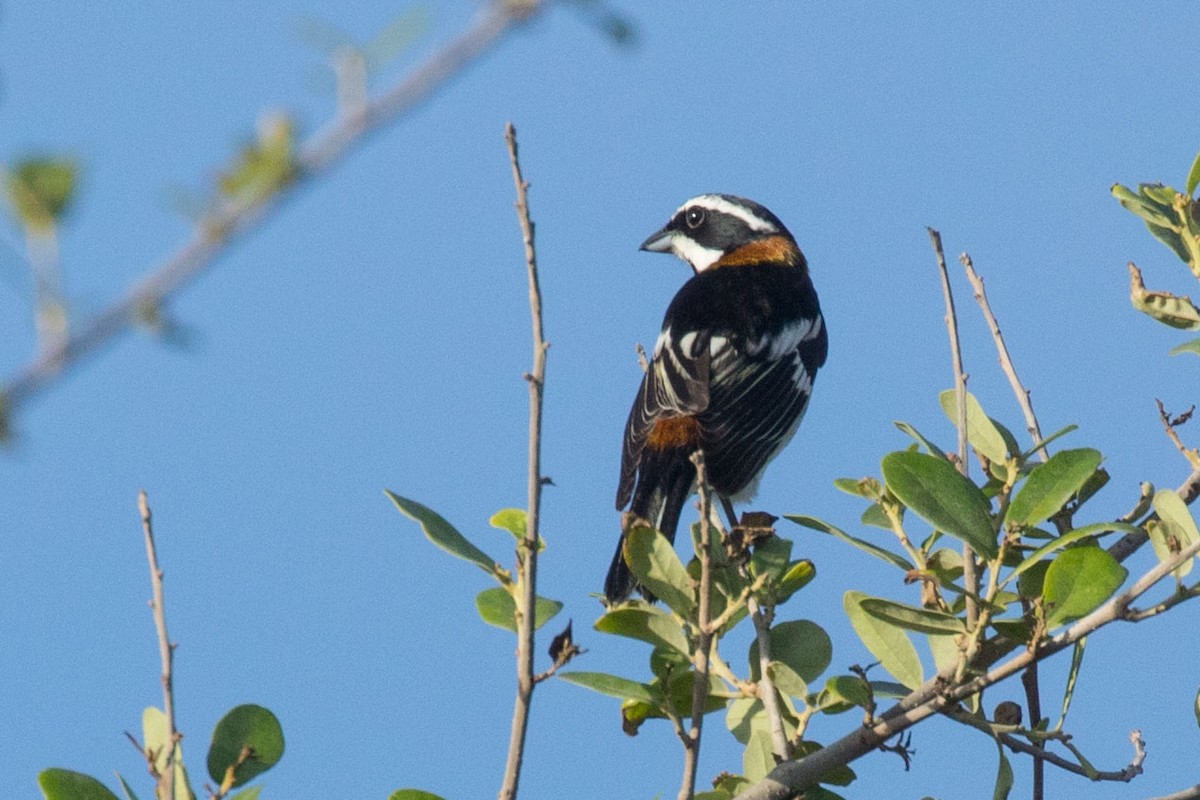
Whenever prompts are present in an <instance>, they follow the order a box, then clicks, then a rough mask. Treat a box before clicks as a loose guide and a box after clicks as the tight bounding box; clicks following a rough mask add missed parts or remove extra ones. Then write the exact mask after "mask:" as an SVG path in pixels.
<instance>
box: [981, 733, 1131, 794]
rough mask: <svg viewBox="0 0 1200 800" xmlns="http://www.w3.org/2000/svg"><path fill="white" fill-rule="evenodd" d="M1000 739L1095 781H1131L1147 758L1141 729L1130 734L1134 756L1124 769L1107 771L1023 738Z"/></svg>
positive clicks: (1015, 747)
mask: <svg viewBox="0 0 1200 800" xmlns="http://www.w3.org/2000/svg"><path fill="white" fill-rule="evenodd" d="M1000 741H1002V742H1004V746H1005V747H1007V748H1009V749H1010V750H1012V751H1014V752H1017V753H1024V754H1025V755H1028V756H1033V758H1034V760H1035V761H1040V762H1045V763H1047V764H1051V765H1053V766H1055V767H1058V768H1059V769H1061V770H1065V771H1066V772H1070V773H1073V774H1075V775H1082V776H1083V777H1085V778H1087V779H1088V780H1093V781H1113V782H1116V783H1129V782H1130V781H1131V780H1133V779H1134V778H1136V777H1137V776H1138V775H1141V774H1142V764H1143V763H1144V762H1145V760H1146V744H1145V742H1143V741H1142V732H1141V731H1137V730H1135V731H1132V732H1131V733H1130V734H1129V741H1131V742H1133V758H1132V759H1131V760H1130V762H1129V764H1128V765H1127V766H1126V767H1125V768H1124V769H1119V770H1113V771H1105V770H1096V769H1091V768H1090V767H1085V766H1082V765H1080V764H1076V763H1075V762H1073V761H1068V760H1067V759H1065V758H1063V757H1062V756H1060V755H1057V754H1055V753H1052V752H1050V751H1049V750H1045V749H1040V748H1038V747H1036V746H1034V745H1032V744H1030V743H1029V742H1026V741H1024V740H1023V739H1018V738H1017V737H1015V736H1013V735H1011V734H1007V733H1002V734H1000Z"/></svg>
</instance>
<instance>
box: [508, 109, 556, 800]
mask: <svg viewBox="0 0 1200 800" xmlns="http://www.w3.org/2000/svg"><path fill="white" fill-rule="evenodd" d="M504 141H505V142H506V143H507V144H508V155H509V160H510V161H511V162H512V174H513V183H514V184H515V185H516V188H517V203H516V206H517V220H518V221H519V223H520V225H521V237H522V239H523V240H524V243H525V266H526V272H527V274H528V277H529V313H530V317H531V320H532V325H533V371H532V372H531V373H529V374H527V375H526V376H525V379H526V381H528V383H529V497H528V504H529V505H528V509H527V510H526V519H525V538H524V539H522V540H521V542H520V543H519V545H518V547H517V561H518V564H519V570H520V572H519V577H518V578H517V582H518V584H519V586H520V591H519V592H518V595H517V598H516V601H517V698H516V703H515V707H514V708H513V721H512V735H511V737H510V739H509V743H508V760H507V762H506V764H505V768H504V784H503V786H502V787H501V789H500V798H501V800H513V798H515V797H516V796H517V784H518V782H519V781H520V777H521V762H522V759H523V758H524V753H525V732H526V730H527V728H528V725H529V708H530V703H531V702H532V700H533V688H534V686H535V685H536V683H537V681H536V679H535V675H534V673H533V646H534V622H535V619H534V617H535V612H536V609H537V557H538V518H539V513H540V510H541V502H542V485H543V484H542V467H541V458H542V456H541V450H542V392H543V390H544V388H545V381H546V350H547V348H548V347H549V345H548V344H547V343H546V340H545V338H544V337H543V331H542V292H541V289H540V287H539V286H538V271H537V252H536V250H535V249H534V243H533V230H534V229H533V221H532V220H531V219H530V218H529V196H528V194H527V192H528V189H529V184H528V183H526V182H525V179H524V178H523V177H522V175H521V163H520V161H519V160H518V158H517V131H516V129H515V128H514V127H513V125H512V123H511V122H510V123H508V125H507V127H506V128H505V130H504Z"/></svg>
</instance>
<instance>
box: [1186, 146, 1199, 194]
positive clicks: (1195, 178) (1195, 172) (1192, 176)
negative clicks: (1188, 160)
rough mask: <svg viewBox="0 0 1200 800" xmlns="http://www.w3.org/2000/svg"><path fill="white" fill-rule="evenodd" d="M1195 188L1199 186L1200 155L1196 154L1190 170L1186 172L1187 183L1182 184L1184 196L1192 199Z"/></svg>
mask: <svg viewBox="0 0 1200 800" xmlns="http://www.w3.org/2000/svg"><path fill="white" fill-rule="evenodd" d="M1197 186H1200V153H1196V160H1195V161H1193V162H1192V168H1191V169H1190V170H1188V176H1187V182H1186V183H1185V184H1184V187H1185V188H1184V194H1186V195H1187V196H1188V197H1194V196H1195V195H1196V187H1197Z"/></svg>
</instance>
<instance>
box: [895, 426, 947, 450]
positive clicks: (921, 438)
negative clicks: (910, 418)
mask: <svg viewBox="0 0 1200 800" xmlns="http://www.w3.org/2000/svg"><path fill="white" fill-rule="evenodd" d="M892 424H893V425H895V426H896V427H897V428H899V429H900V430H902V431H904V432H905V433H907V434H908V435H909V436H911V437H912V438H913V439H915V440H916V441H917V442H918V443H920V444H921V445H923V446H924V447H925V449H926V450H928V451H929V453H930V455H935V456H937V457H938V458H945V457H946V451H944V450H942V448H940V447H938V446H937V445H936V444H934V443H933V442H932V441H931V440H930V439H928V438H926V436H925V435H924V434H923V433H921V432H920V431H919V430H917V429H916V428H914V427H913V426H912V425H909V424H908V423H907V422H901V421H900V420H896V421H895V422H893V423H892Z"/></svg>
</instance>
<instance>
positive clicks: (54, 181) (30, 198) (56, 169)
mask: <svg viewBox="0 0 1200 800" xmlns="http://www.w3.org/2000/svg"><path fill="white" fill-rule="evenodd" d="M78 174H79V165H78V164H76V163H75V162H74V161H72V160H70V159H66V158H29V159H25V160H24V161H21V162H19V163H18V164H17V165H16V168H15V169H13V170H12V171H10V172H6V173H5V175H4V188H5V190H6V192H7V193H8V201H9V203H11V204H12V206H13V210H14V211H16V212H17V216H18V217H20V219H21V223H22V224H23V225H25V226H26V227H31V228H43V229H44V228H49V227H52V226H53V225H54V223H55V222H56V221H57V220H58V219H60V218H61V217H62V215H63V213H64V212H65V211H66V209H67V206H68V205H69V204H70V202H71V197H72V196H73V195H74V193H75V180H76V177H77V176H78Z"/></svg>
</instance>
